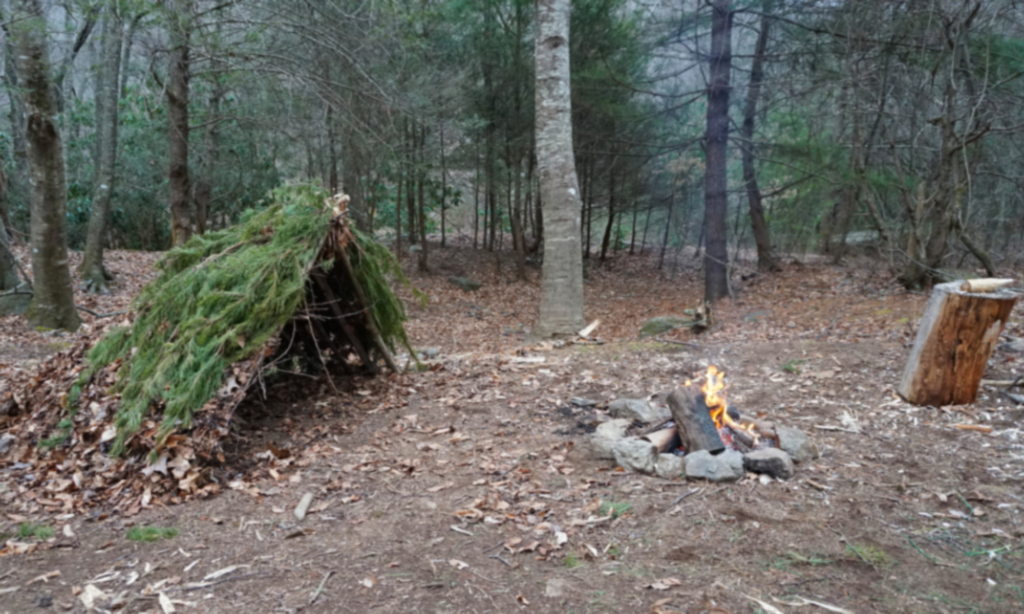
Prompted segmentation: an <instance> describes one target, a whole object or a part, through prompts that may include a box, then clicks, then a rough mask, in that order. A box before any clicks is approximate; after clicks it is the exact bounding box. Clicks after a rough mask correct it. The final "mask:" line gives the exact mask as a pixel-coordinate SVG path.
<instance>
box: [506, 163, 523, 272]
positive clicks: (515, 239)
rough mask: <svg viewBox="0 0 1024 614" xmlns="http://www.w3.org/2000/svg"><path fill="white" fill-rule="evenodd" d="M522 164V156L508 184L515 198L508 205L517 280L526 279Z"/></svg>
mask: <svg viewBox="0 0 1024 614" xmlns="http://www.w3.org/2000/svg"><path fill="white" fill-rule="evenodd" d="M521 164H522V158H519V159H517V160H516V163H515V166H514V167H513V174H514V175H515V177H514V178H513V180H512V183H513V185H512V186H509V188H510V190H511V189H512V188H513V186H514V194H515V199H514V200H513V204H512V206H511V207H509V211H510V215H509V217H510V218H511V220H512V243H513V246H514V248H515V252H516V277H517V278H518V279H519V281H526V232H525V231H524V230H523V222H522V220H523V217H522V216H521V213H522V211H523V208H524V207H523V204H522V198H523V193H522V189H523V180H522V173H521V172H520V167H521Z"/></svg>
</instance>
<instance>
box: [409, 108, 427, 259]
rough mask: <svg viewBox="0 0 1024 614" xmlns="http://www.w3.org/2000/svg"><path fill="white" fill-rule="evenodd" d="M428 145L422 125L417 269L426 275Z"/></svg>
mask: <svg viewBox="0 0 1024 614" xmlns="http://www.w3.org/2000/svg"><path fill="white" fill-rule="evenodd" d="M413 136H414V137H415V136H416V133H415V132H413ZM426 144H427V127H426V126H425V125H422V126H420V135H419V139H418V141H417V143H416V200H417V201H418V205H417V209H418V211H419V226H420V257H419V261H418V264H417V268H418V269H419V271H420V272H421V273H426V272H428V271H429V270H430V264H429V262H430V261H429V260H428V255H429V251H428V249H427V248H428V245H427V201H426V198H425V197H424V194H423V191H424V189H425V186H426V183H427V167H426V160H425V159H424V158H425V156H424V152H425V150H426Z"/></svg>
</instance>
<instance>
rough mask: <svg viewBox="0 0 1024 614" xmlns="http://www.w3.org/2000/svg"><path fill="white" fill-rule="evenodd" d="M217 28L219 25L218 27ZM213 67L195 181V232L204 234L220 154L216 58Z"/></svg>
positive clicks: (220, 87) (220, 88)
mask: <svg viewBox="0 0 1024 614" xmlns="http://www.w3.org/2000/svg"><path fill="white" fill-rule="evenodd" d="M218 29H219V27H218ZM211 66H212V67H213V71H212V72H213V74H212V75H211V78H212V79H213V85H212V89H211V91H210V100H209V104H207V106H206V109H207V112H206V122H207V124H206V130H205V132H204V134H203V141H204V143H203V165H202V175H200V177H199V181H198V182H197V183H196V189H195V205H196V232H198V233H199V234H206V226H207V220H208V219H209V217H210V205H211V203H212V202H213V174H214V173H213V171H214V169H215V168H216V164H217V156H218V155H220V130H219V126H220V123H219V122H220V101H221V98H223V97H224V86H223V84H222V83H221V80H220V75H219V73H218V71H219V69H220V68H221V62H220V60H219V59H218V58H216V57H214V58H212V59H211Z"/></svg>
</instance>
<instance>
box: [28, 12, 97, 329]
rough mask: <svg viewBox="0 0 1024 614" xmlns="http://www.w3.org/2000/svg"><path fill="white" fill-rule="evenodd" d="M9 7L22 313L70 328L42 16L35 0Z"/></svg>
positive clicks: (73, 316) (57, 150) (74, 319)
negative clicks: (28, 193) (23, 274)
mask: <svg viewBox="0 0 1024 614" xmlns="http://www.w3.org/2000/svg"><path fill="white" fill-rule="evenodd" d="M13 8H14V10H13V13H14V15H13V17H14V18H13V19H12V23H11V34H12V36H13V39H14V41H13V42H14V48H15V51H16V53H17V64H18V74H19V76H20V77H21V81H22V102H23V104H24V107H25V115H26V118H27V121H26V137H27V143H28V162H29V169H30V172H31V176H32V181H31V184H32V198H31V203H32V228H31V232H30V238H31V241H32V273H33V276H34V278H35V279H34V280H33V284H32V285H33V296H32V303H31V304H30V305H29V308H28V311H27V312H26V314H25V315H26V316H27V317H28V319H29V321H30V322H32V323H33V324H34V325H36V326H43V327H46V328H63V329H66V330H75V329H77V328H78V326H79V325H80V324H81V323H82V322H81V320H80V319H79V317H78V312H77V310H76V309H75V297H74V288H73V287H72V282H71V269H70V268H69V266H68V249H67V230H66V227H65V217H66V211H67V185H66V184H65V180H64V151H63V149H64V148H63V144H62V142H61V138H60V131H59V130H58V129H57V125H56V123H55V119H56V115H57V101H56V98H55V95H54V87H53V79H52V78H51V76H50V58H49V53H48V51H47V46H46V16H45V14H44V12H43V7H42V5H41V3H40V2H39V0H18V1H17V2H15V3H14V7H13Z"/></svg>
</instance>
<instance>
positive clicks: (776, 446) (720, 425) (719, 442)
mask: <svg viewBox="0 0 1024 614" xmlns="http://www.w3.org/2000/svg"><path fill="white" fill-rule="evenodd" d="M703 379H704V383H703V384H702V385H699V386H698V385H696V384H694V383H693V382H690V381H687V382H686V383H685V384H683V385H682V386H679V387H678V388H676V389H675V390H674V391H672V393H671V394H669V395H668V396H667V398H665V404H661V403H654V404H652V403H651V402H649V401H648V400H645V399H617V400H615V401H613V402H611V403H609V405H608V413H609V418H611V419H607V418H606V420H607V421H606V422H604V423H602V424H600V425H599V426H598V427H597V429H596V430H595V432H594V433H593V435H592V436H591V438H590V443H591V448H592V450H593V451H594V454H595V456H597V457H598V458H606V459H609V460H615V461H616V464H617V465H618V466H620V467H622V468H624V469H626V470H627V471H635V472H638V473H656V474H657V475H660V476H662V477H668V478H671V477H678V476H680V475H683V474H685V475H686V476H687V477H688V478H691V479H708V480H711V481H715V482H721V481H729V480H736V479H739V478H741V477H743V476H744V475H745V474H746V473H747V472H752V473H757V474H767V475H768V476H770V477H775V478H779V479H789V478H790V477H792V476H793V475H794V462H802V461H807V460H811V459H813V458H817V457H818V455H819V452H818V449H817V447H816V446H815V445H814V443H813V442H812V441H811V440H810V439H809V437H808V436H807V434H806V433H804V432H803V431H801V430H800V429H795V428H790V427H785V426H777V425H776V424H775V423H774V422H769V421H767V420H761V419H758V418H755V417H753V416H744V415H742V414H740V412H739V411H737V410H736V408H734V407H730V406H729V403H728V401H727V399H726V385H725V373H723V372H722V371H720V370H719V369H718V368H717V367H715V366H710V367H708V369H707V372H706V373H705V374H704V378H703Z"/></svg>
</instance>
